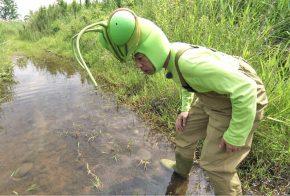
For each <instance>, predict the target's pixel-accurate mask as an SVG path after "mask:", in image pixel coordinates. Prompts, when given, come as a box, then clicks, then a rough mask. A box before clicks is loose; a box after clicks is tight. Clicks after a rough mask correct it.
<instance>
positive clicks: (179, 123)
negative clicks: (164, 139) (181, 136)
mask: <svg viewBox="0 0 290 196" xmlns="http://www.w3.org/2000/svg"><path fill="white" fill-rule="evenodd" d="M187 117H188V112H181V113H180V114H179V115H178V116H177V118H176V122H175V128H176V131H179V132H182V131H183V128H184V127H185V124H186V120H187Z"/></svg>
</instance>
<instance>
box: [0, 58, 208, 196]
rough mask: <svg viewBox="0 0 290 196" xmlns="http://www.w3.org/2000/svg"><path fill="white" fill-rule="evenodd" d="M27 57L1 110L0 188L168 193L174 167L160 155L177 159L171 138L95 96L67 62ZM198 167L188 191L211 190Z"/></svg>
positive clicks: (38, 191)
mask: <svg viewBox="0 0 290 196" xmlns="http://www.w3.org/2000/svg"><path fill="white" fill-rule="evenodd" d="M22 61H23V62H22V63H19V66H17V67H15V70H14V74H15V80H17V81H18V83H17V84H16V85H15V86H14V87H13V91H14V99H13V101H10V102H7V103H4V104H2V109H3V110H2V111H1V113H0V127H1V128H0V143H1V147H0V193H1V194H13V193H14V194H16V193H17V194H165V192H166V189H167V185H168V184H169V181H170V179H171V175H172V172H170V171H166V170H164V169H163V168H161V165H160V164H159V160H160V158H164V157H166V158H174V153H173V147H172V144H171V142H170V141H168V140H167V139H166V137H164V136H163V135H162V134H156V133H153V132H151V131H150V130H149V129H148V128H146V126H145V125H144V123H142V121H140V119H139V118H138V117H137V116H136V115H135V114H134V113H133V112H131V111H129V110H128V109H126V108H125V107H119V108H118V110H117V106H116V104H115V100H114V98H113V97H112V96H110V97H109V96H106V95H105V94H103V93H101V92H100V93H98V94H96V93H95V92H94V88H93V86H92V85H90V84H88V82H87V80H86V78H85V77H84V75H82V74H80V73H79V72H78V71H77V70H76V69H75V68H74V67H72V66H70V63H69V62H68V63H67V64H66V63H65V62H63V60H60V59H55V57H53V58H52V59H49V58H44V59H36V60H35V59H34V60H29V59H26V60H25V59H22ZM194 171H195V172H194V173H193V175H192V176H191V177H190V180H189V186H188V187H190V188H189V189H188V190H187V194H192V193H194V194H198V193H201V194H202V193H210V192H209V191H207V190H206V189H205V187H206V186H207V185H208V183H207V182H206V181H205V180H204V176H203V173H202V172H201V171H200V170H198V169H195V170H194ZM196 182H198V183H200V184H202V185H203V186H202V187H197V188H196V187H195V186H194V185H195V184H196Z"/></svg>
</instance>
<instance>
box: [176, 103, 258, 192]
mask: <svg viewBox="0 0 290 196" xmlns="http://www.w3.org/2000/svg"><path fill="white" fill-rule="evenodd" d="M261 115H262V112H259V113H257V117H256V121H255V122H254V125H253V128H252V131H251V133H250V134H249V136H248V139H247V142H246V145H245V146H243V147H241V150H240V151H238V152H234V153H229V152H226V151H225V149H220V148H219V147H218V145H219V143H220V141H221V139H222V137H223V134H224V132H225V131H226V130H227V128H228V126H229V122H230V120H231V110H221V111H218V110H214V109H211V107H207V106H206V105H205V104H204V103H202V102H200V101H197V102H196V103H195V105H194V106H193V107H192V108H191V110H190V111H189V116H188V119H187V123H186V127H185V129H184V131H183V132H181V133H177V136H176V155H178V156H176V157H180V156H181V157H183V159H176V165H177V166H178V167H177V168H182V165H185V164H183V161H182V160H192V159H193V158H194V155H195V154H194V153H195V147H196V143H197V141H198V140H200V139H204V143H203V147H202V151H201V157H200V166H201V167H202V168H203V169H204V170H205V171H206V172H207V174H208V175H209V177H210V181H211V183H212V184H213V186H214V190H215V194H217V195H242V189H241V183H240V180H239V177H238V174H237V171H236V168H237V166H238V165H239V163H240V162H241V161H242V160H243V159H244V158H245V157H246V156H247V155H248V153H249V152H250V149H251V144H252V138H253V131H254V130H255V129H256V128H257V125H258V121H259V120H258V119H261V117H262V116H261ZM187 165H188V164H187ZM183 170H184V169H183ZM185 170H186V171H189V168H187V169H186V168H185ZM176 172H178V171H176Z"/></svg>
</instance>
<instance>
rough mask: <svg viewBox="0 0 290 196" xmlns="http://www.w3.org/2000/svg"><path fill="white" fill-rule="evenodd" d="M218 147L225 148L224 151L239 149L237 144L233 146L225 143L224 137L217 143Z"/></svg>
mask: <svg viewBox="0 0 290 196" xmlns="http://www.w3.org/2000/svg"><path fill="white" fill-rule="evenodd" d="M219 148H221V149H225V151H226V152H238V151H240V147H239V146H234V145H231V144H229V143H227V142H226V141H225V140H224V138H222V141H221V142H220V144H219Z"/></svg>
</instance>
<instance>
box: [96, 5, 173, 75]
mask: <svg viewBox="0 0 290 196" xmlns="http://www.w3.org/2000/svg"><path fill="white" fill-rule="evenodd" d="M105 23H106V27H103V31H102V32H100V34H99V40H100V43H101V44H102V46H103V47H104V48H106V49H107V50H109V51H110V52H111V53H112V54H113V55H114V56H115V57H116V58H118V59H119V60H120V61H126V60H127V59H128V58H130V57H131V56H132V55H134V54H135V53H142V54H144V55H145V56H146V57H147V58H148V59H149V60H150V61H151V62H152V64H153V65H154V67H155V71H156V72H157V71H160V70H161V69H162V66H163V64H164V62H165V60H166V58H167V56H168V54H169V51H170V46H169V41H168V39H167V37H166V36H165V34H164V33H163V31H162V30H161V29H160V28H159V27H158V26H156V25H155V24H154V23H153V22H151V21H149V20H147V19H144V18H141V17H137V16H136V15H135V14H134V12H133V11H131V10H129V9H124V8H121V9H117V10H115V11H114V12H113V13H112V14H111V16H110V17H109V19H108V21H107V22H105Z"/></svg>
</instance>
